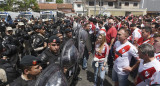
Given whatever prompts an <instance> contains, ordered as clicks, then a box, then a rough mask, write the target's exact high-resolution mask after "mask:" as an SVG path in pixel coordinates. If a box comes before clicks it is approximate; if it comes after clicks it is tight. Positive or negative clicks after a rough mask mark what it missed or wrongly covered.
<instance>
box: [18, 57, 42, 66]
mask: <svg viewBox="0 0 160 86" xmlns="http://www.w3.org/2000/svg"><path fill="white" fill-rule="evenodd" d="M40 62H41V60H40V58H39V57H35V56H32V55H26V56H24V57H23V58H22V60H21V61H20V65H24V66H33V65H37V64H39V63H40Z"/></svg>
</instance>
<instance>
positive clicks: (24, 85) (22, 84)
mask: <svg viewBox="0 0 160 86" xmlns="http://www.w3.org/2000/svg"><path fill="white" fill-rule="evenodd" d="M35 82H36V80H28V81H26V80H24V79H22V77H21V76H20V77H19V78H17V79H16V80H15V81H14V82H12V83H11V84H10V85H9V86H34V85H35Z"/></svg>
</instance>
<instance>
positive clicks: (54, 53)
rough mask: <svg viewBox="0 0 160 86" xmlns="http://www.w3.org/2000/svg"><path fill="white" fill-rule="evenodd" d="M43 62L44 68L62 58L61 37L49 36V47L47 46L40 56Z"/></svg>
mask: <svg viewBox="0 0 160 86" xmlns="http://www.w3.org/2000/svg"><path fill="white" fill-rule="evenodd" d="M39 57H40V58H41V61H42V63H43V68H45V67H46V66H47V65H49V64H51V63H55V62H57V61H58V59H60V58H59V57H60V39H59V38H58V37H57V36H55V35H53V36H51V37H50V38H49V42H48V48H46V49H45V50H44V51H43V52H42V53H41V54H40V56H39Z"/></svg>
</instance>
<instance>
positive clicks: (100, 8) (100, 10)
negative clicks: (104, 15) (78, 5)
mask: <svg viewBox="0 0 160 86" xmlns="http://www.w3.org/2000/svg"><path fill="white" fill-rule="evenodd" d="M101 7H102V0H100V12H99V13H100V14H101Z"/></svg>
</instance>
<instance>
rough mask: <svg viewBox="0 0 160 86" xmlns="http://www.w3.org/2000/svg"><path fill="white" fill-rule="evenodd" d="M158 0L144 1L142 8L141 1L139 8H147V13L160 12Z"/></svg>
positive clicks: (159, 0) (159, 1)
mask: <svg viewBox="0 0 160 86" xmlns="http://www.w3.org/2000/svg"><path fill="white" fill-rule="evenodd" d="M159 4H160V0H144V6H143V7H142V1H141V6H140V7H142V8H147V11H160V6H159Z"/></svg>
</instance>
